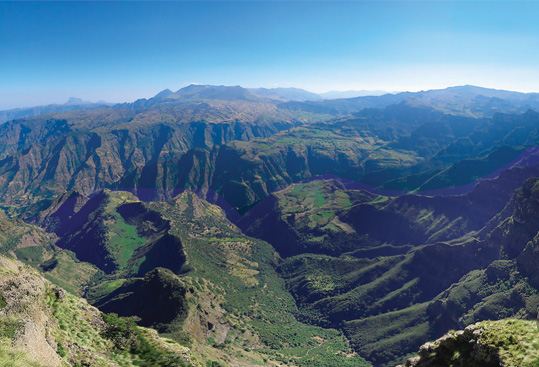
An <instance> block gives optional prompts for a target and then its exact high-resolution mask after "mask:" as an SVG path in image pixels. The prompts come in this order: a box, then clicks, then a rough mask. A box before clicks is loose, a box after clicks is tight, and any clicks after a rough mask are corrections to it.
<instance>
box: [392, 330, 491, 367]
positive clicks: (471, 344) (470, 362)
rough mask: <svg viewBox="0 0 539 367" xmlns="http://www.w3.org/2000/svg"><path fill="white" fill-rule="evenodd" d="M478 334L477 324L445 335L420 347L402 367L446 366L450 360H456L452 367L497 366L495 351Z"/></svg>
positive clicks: (479, 333)
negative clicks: (415, 354) (416, 353)
mask: <svg viewBox="0 0 539 367" xmlns="http://www.w3.org/2000/svg"><path fill="white" fill-rule="evenodd" d="M482 334H483V329H482V327H481V323H477V324H474V325H470V326H468V327H467V328H466V329H464V330H459V331H456V332H452V333H449V334H446V335H444V336H443V337H441V338H440V339H438V340H436V341H434V342H429V343H425V344H423V345H422V346H421V347H420V348H419V352H418V355H417V356H415V357H412V358H409V359H408V360H407V361H406V364H405V366H406V367H438V366H448V365H449V363H450V361H451V360H453V361H455V360H458V362H457V363H456V364H454V365H455V366H475V365H478V366H484V367H497V366H501V364H500V356H499V352H498V349H497V348H496V347H494V346H492V345H489V344H487V343H485V342H483V341H482V340H481V335H482ZM397 367H403V366H397Z"/></svg>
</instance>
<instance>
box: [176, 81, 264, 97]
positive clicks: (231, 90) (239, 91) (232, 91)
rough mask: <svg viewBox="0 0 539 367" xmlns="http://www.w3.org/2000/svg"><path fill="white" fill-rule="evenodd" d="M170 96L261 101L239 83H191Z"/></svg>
mask: <svg viewBox="0 0 539 367" xmlns="http://www.w3.org/2000/svg"><path fill="white" fill-rule="evenodd" d="M168 98H175V99H190V100H222V101H240V100H244V101H259V100H261V98H260V97H258V96H257V95H255V94H253V93H252V92H251V91H249V90H248V89H246V88H243V87H241V86H239V85H234V86H225V85H201V84H190V85H188V86H187V87H184V88H181V89H179V90H178V91H176V92H174V93H172V94H170V95H169V96H168Z"/></svg>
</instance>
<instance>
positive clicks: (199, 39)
mask: <svg viewBox="0 0 539 367" xmlns="http://www.w3.org/2000/svg"><path fill="white" fill-rule="evenodd" d="M537 14H539V3H538V2H534V1H528V2H515V1H510V2H491V1H480V2H465V1H458V2H451V1H429V2H421V1H398V2H391V1H377V2H369V1H357V2H354V1H347V2H335V1H331V2H324V1H312V2H311V1H297V2H288V1H273V2H262V1H250V2H232V1H221V2H205V1H198V2H0V109H6V108H13V107H20V106H31V105H39V104H47V103H55V102H65V100H67V98H68V97H70V96H77V97H81V98H84V99H88V100H93V101H95V100H98V99H104V100H108V101H112V102H121V101H132V100H135V99H137V98H145V97H150V96H152V95H154V94H156V93H157V92H159V91H160V90H162V89H165V88H170V89H172V90H177V89H179V88H181V87H183V86H185V85H188V84H190V83H201V84H218V85H222V84H224V85H242V86H245V87H257V86H261V87H277V86H280V87H291V86H293V87H298V88H304V89H308V90H311V91H315V92H324V91H328V90H350V89H356V90H359V89H372V90H374V89H382V90H387V91H397V90H422V89H431V88H444V87H447V86H452V85H462V84H474V85H481V86H485V87H493V88H500V89H510V90H520V91H539V22H537Z"/></svg>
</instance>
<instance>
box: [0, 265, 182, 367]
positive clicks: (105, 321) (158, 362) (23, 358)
mask: <svg viewBox="0 0 539 367" xmlns="http://www.w3.org/2000/svg"><path fill="white" fill-rule="evenodd" d="M0 300H1V302H0V350H1V353H0V364H2V365H10V366H36V367H38V366H39V367H41V366H47V367H49V366H51V367H52V366H58V367H59V366H147V367H149V366H192V364H191V362H190V358H189V350H188V349H187V348H185V347H182V346H180V345H179V344H177V343H175V342H173V341H171V340H164V339H162V338H159V337H158V336H157V334H156V333H155V332H154V331H152V330H149V329H142V328H139V327H137V326H136V325H135V324H134V323H133V321H132V320H130V319H119V318H118V317H117V316H115V315H104V314H101V313H100V312H99V310H97V309H96V308H95V307H92V306H90V305H88V304H87V303H86V301H85V300H83V299H80V298H78V297H75V296H73V295H71V294H69V293H66V292H65V291H64V290H63V289H61V288H58V287H56V286H54V285H52V284H51V283H50V282H48V281H47V280H45V279H44V278H43V277H42V276H41V275H40V274H39V273H38V272H37V271H36V270H34V269H32V268H30V267H27V266H24V265H22V264H21V263H20V262H16V261H13V260H10V259H7V258H5V257H3V256H0Z"/></svg>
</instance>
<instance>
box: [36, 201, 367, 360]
mask: <svg viewBox="0 0 539 367" xmlns="http://www.w3.org/2000/svg"><path fill="white" fill-rule="evenodd" d="M75 203H79V204H80V205H75ZM65 208H68V209H69V210H66V209H65ZM73 208H78V209H76V210H72V209H73ZM34 220H36V222H37V223H42V225H44V226H48V227H49V228H51V229H54V230H55V231H56V232H55V233H56V235H57V236H58V237H59V240H58V242H57V244H58V246H60V247H64V248H69V249H71V250H72V251H74V253H75V254H76V255H77V257H78V258H79V259H80V260H86V261H89V262H91V263H92V264H93V265H95V266H97V267H99V268H100V270H101V271H99V272H97V273H94V275H93V277H92V279H91V281H90V283H89V284H88V285H87V287H86V292H85V295H86V297H87V298H88V300H89V301H90V302H91V303H93V304H94V305H96V306H98V307H99V308H100V309H102V310H104V311H106V312H115V313H117V314H120V315H122V316H135V317H136V318H137V320H138V322H139V324H140V325H143V326H149V327H153V328H156V329H157V330H159V332H161V333H164V334H165V335H167V336H170V337H171V338H174V339H176V340H179V341H181V342H182V343H188V344H190V345H191V346H192V351H193V360H194V361H195V362H196V363H201V364H202V365H204V364H205V363H207V362H208V363H210V362H212V361H213V362H216V363H217V362H219V363H222V364H224V365H230V366H234V365H237V366H250V365H253V364H270V365H272V364H273V365H282V364H284V363H290V364H292V365H297V366H328V367H329V366H334V365H340V366H357V365H368V364H367V363H366V362H365V361H364V360H363V359H362V358H360V357H359V356H357V355H356V354H354V353H353V352H352V351H351V350H350V348H349V346H348V342H347V340H346V339H345V338H344V337H343V336H342V334H340V333H339V332H337V331H336V330H331V329H329V330H326V329H323V328H320V327H315V326H311V325H308V324H304V323H300V322H298V321H297V320H296V319H295V315H296V313H297V308H296V306H295V302H294V300H293V298H292V297H291V295H290V294H289V293H288V292H287V291H286V289H285V288H284V282H283V281H282V280H281V279H280V278H279V275H278V274H277V273H276V272H275V267H276V266H277V262H278V261H279V258H278V256H277V255H276V254H275V252H274V250H273V249H272V248H271V246H270V245H269V244H267V243H265V242H262V241H259V240H256V239H253V238H250V237H247V236H245V235H243V234H242V233H241V231H240V230H239V229H238V228H237V227H236V226H235V225H233V224H232V223H230V222H229V221H228V220H227V219H226V217H225V215H224V212H223V211H222V210H221V209H220V208H218V207H216V206H213V205H211V204H209V203H207V202H205V201H203V200H201V199H199V198H198V197H197V196H196V195H195V194H193V193H189V192H185V193H183V194H181V195H180V196H178V197H176V198H174V199H172V200H170V201H168V202H152V203H144V202H140V201H139V200H138V199H136V197H134V196H133V195H131V194H128V193H125V192H110V191H104V192H102V193H100V194H98V195H96V196H94V197H92V198H90V199H87V200H81V199H80V198H79V196H78V195H76V194H71V195H64V196H63V202H62V200H61V199H58V200H54V201H52V203H51V205H50V207H47V208H44V210H43V211H42V214H41V215H40V216H37V217H35V218H34ZM51 223H52V224H53V225H51ZM58 223H61V225H57V224H58ZM54 224H56V225H54ZM45 274H46V275H47V274H49V270H46V271H45ZM141 299H144V300H145V301H144V302H142V303H141V302H140V300H141ZM264 360H266V362H264Z"/></svg>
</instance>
